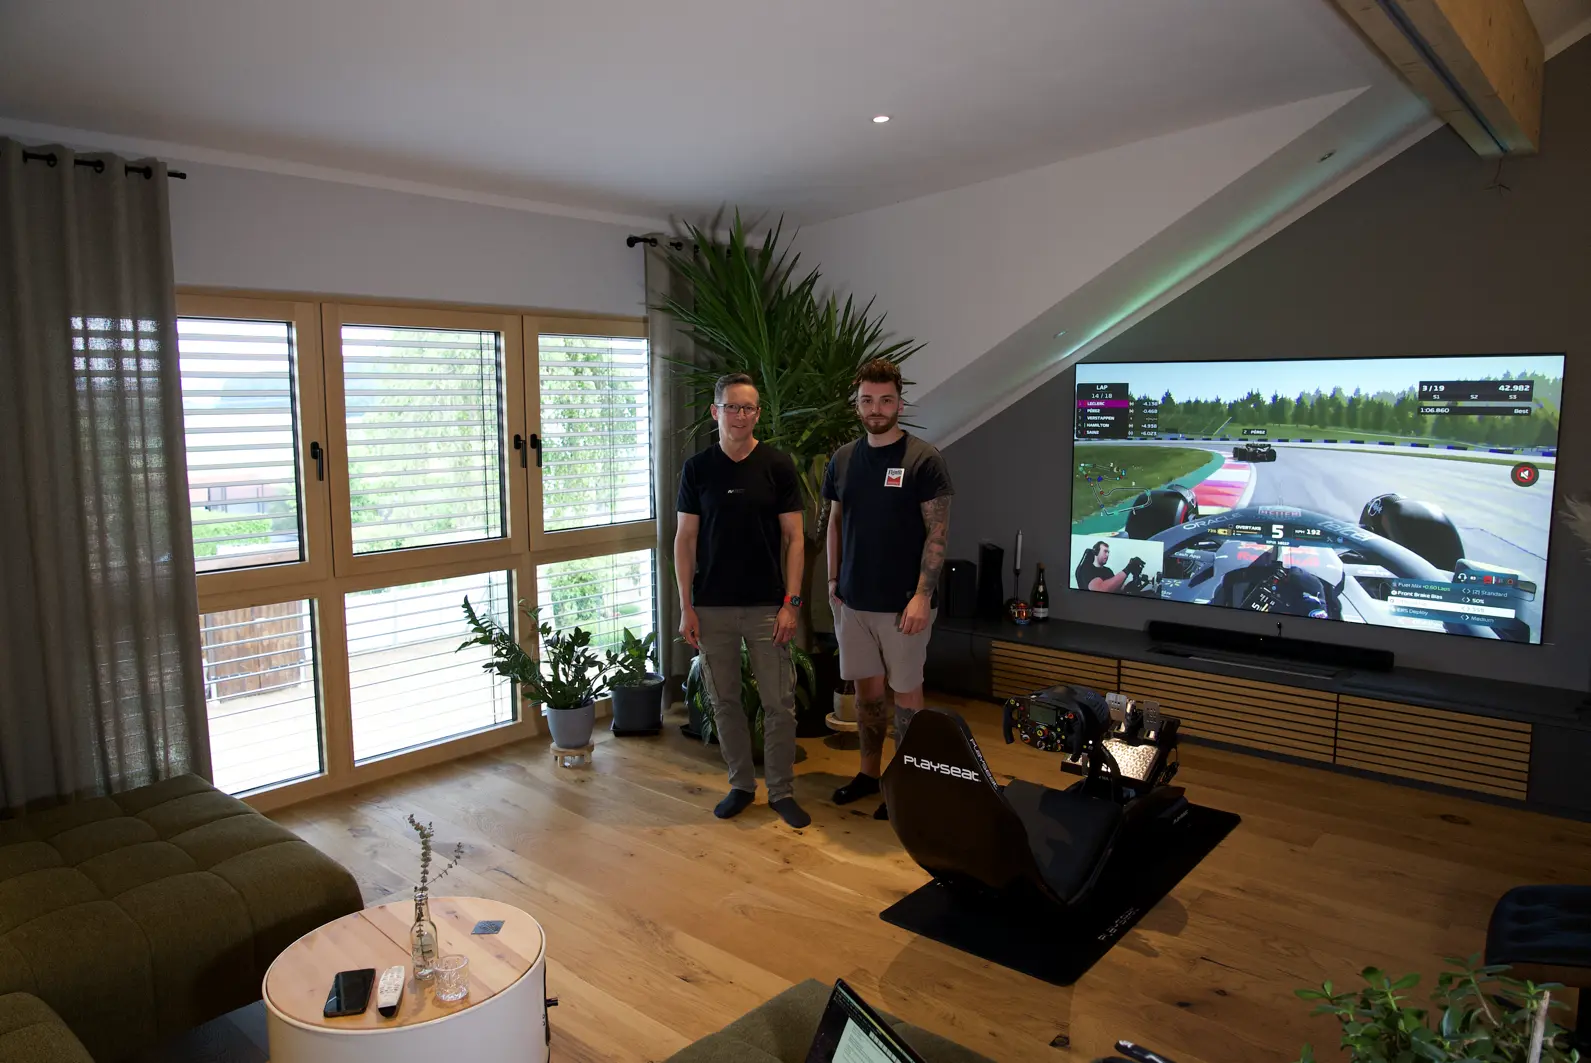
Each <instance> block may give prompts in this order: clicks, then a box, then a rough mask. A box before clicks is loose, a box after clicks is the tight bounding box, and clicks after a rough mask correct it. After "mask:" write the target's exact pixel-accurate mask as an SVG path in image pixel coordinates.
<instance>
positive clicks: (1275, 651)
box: [1144, 620, 1395, 672]
mask: <svg viewBox="0 0 1591 1063" xmlns="http://www.w3.org/2000/svg"><path fill="white" fill-rule="evenodd" d="M1144 633H1145V634H1146V635H1148V636H1149V641H1150V642H1151V643H1152V644H1153V646H1154V648H1155V649H1156V650H1157V651H1159V652H1164V650H1162V646H1165V647H1172V646H1175V647H1183V648H1190V649H1199V650H1214V651H1217V652H1221V653H1233V654H1242V655H1245V656H1250V657H1266V658H1270V659H1272V660H1280V661H1293V662H1297V663H1301V664H1313V665H1326V666H1328V667H1332V668H1353V669H1356V670H1358V671H1364V672H1390V671H1392V668H1393V664H1394V661H1395V658H1394V656H1393V654H1392V651H1391V650H1369V649H1360V648H1358V647H1356V646H1335V645H1332V644H1331V643H1327V642H1309V641H1306V640H1304V639H1290V638H1283V637H1282V636H1280V635H1251V634H1247V633H1245V632H1241V631H1223V630H1220V629H1218V628H1207V627H1198V626H1196V625H1193V624H1172V623H1168V622H1166V621H1164V620H1151V621H1149V623H1148V624H1146V625H1145V626H1144Z"/></svg>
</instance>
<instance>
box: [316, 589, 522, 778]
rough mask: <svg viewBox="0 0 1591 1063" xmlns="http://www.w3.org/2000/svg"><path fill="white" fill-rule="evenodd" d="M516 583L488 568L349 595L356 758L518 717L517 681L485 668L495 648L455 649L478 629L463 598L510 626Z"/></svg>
mask: <svg viewBox="0 0 1591 1063" xmlns="http://www.w3.org/2000/svg"><path fill="white" fill-rule="evenodd" d="M511 589H512V588H511V584H510V579H509V574H508V573H507V572H487V573H483V574H481V575H476V576H462V577H459V578H456V579H446V580H435V581H432V582H428V583H416V584H408V585H406V586H400V587H389V588H382V589H379V590H372V591H359V592H356V593H352V594H348V595H346V596H345V598H344V602H345V605H346V611H347V624H348V681H349V693H350V695H351V696H352V709H353V737H354V761H355V762H356V763H361V764H362V763H364V762H366V761H368V760H372V759H374V758H376V757H384V756H389V755H391V754H393V753H398V752H401V751H403V750H406V749H414V748H416V747H419V746H425V745H430V744H432V743H435V742H442V741H446V740H447V739H450V738H457V737H459V736H461V735H466V734H471V733H473V732H476V731H481V730H485V729H487V728H490V727H497V726H501V725H502V724H505V723H511V722H513V721H514V720H515V719H516V718H517V715H516V713H515V707H514V689H513V684H512V683H510V682H508V681H507V680H505V679H501V678H498V677H497V676H494V675H492V674H491V673H489V672H487V671H485V670H484V669H482V667H481V665H482V664H484V663H485V662H486V660H487V659H488V658H489V657H490V655H491V653H490V650H489V649H488V648H487V647H484V646H472V647H470V648H469V649H467V650H464V651H462V652H455V651H456V650H457V649H458V647H459V645H460V643H462V642H463V641H464V640H465V639H466V638H468V637H469V634H470V632H469V629H468V627H467V626H466V623H465V619H464V609H463V605H464V598H465V596H466V595H468V597H469V600H470V604H471V605H472V606H474V608H475V610H476V611H477V612H478V613H480V614H481V615H483V616H490V617H492V618H493V619H494V620H496V621H497V622H498V623H500V624H504V625H508V624H509V623H510V616H509V614H510V611H511V609H512V606H513V598H512V595H511V593H510V592H511Z"/></svg>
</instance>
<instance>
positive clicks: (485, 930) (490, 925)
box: [470, 919, 503, 934]
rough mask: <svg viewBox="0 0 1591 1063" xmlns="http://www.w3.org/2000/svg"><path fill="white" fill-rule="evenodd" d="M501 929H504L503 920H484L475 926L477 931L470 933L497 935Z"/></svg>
mask: <svg viewBox="0 0 1591 1063" xmlns="http://www.w3.org/2000/svg"><path fill="white" fill-rule="evenodd" d="M501 929H503V921H502V920H501V919H482V920H481V921H480V922H478V923H476V924H475V929H474V930H471V931H470V933H471V934H495V933H497V932H498V931H499V930H501Z"/></svg>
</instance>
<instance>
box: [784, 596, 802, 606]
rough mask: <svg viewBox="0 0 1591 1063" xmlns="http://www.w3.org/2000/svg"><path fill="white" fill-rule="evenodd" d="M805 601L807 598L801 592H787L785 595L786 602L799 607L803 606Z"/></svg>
mask: <svg viewBox="0 0 1591 1063" xmlns="http://www.w3.org/2000/svg"><path fill="white" fill-rule="evenodd" d="M805 601H806V599H805V598H803V597H801V596H800V595H799V594H787V595H785V596H784V604H786V605H793V606H795V607H796V608H797V609H799V608H801V605H802V603H803V602H805Z"/></svg>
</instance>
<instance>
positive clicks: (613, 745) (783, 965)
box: [275, 699, 1591, 1063]
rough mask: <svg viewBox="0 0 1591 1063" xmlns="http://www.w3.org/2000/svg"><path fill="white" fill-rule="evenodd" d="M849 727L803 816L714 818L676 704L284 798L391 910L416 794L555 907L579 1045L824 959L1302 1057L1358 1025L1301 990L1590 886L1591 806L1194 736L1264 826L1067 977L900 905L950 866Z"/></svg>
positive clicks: (987, 718)
mask: <svg viewBox="0 0 1591 1063" xmlns="http://www.w3.org/2000/svg"><path fill="white" fill-rule="evenodd" d="M939 703H941V704H944V703H946V699H941V700H940V702H939ZM950 703H952V704H956V705H957V706H958V707H960V708H961V709H962V711H963V712H964V713H965V714H966V715H967V716H968V718H969V720H970V722H971V723H972V726H973V730H974V732H975V733H976V735H977V737H978V740H979V743H980V745H981V746H982V748H983V751H984V753H985V755H986V757H987V758H988V760H989V763H990V766H991V768H992V769H993V770H994V771H995V772H996V773H1004V774H1009V775H1014V776H1019V777H1021V778H1025V779H1033V780H1038V781H1053V780H1057V779H1059V778H1061V777H1060V775H1059V772H1058V768H1057V763H1058V761H1057V758H1056V757H1054V756H1053V755H1048V754H1044V753H1040V752H1037V751H1036V750H1033V749H1031V748H1029V747H1027V746H1023V745H1021V744H1017V745H1013V746H1006V745H1005V744H1004V743H1003V742H1002V741H1001V740H1000V738H999V735H998V710H997V709H996V708H995V707H994V706H992V705H987V704H982V703H965V704H964V703H957V702H950ZM673 722H678V721H673ZM838 741H839V740H838V739H804V740H802V742H801V747H802V757H801V760H800V763H799V764H798V765H797V772H798V777H797V797H798V799H799V800H800V801H801V802H802V803H803V804H804V805H805V806H806V808H807V809H808V810H809V811H810V812H811V813H812V814H813V823H812V825H811V826H810V827H809V828H807V829H805V830H802V831H794V830H791V829H789V828H787V827H785V826H784V825H783V824H781V823H780V822H779V821H778V820H777V817H775V816H774V815H773V813H772V812H771V811H769V809H768V808H767V806H766V804H764V803H763V801H764V800H765V799H766V795H765V794H760V795H759V800H758V804H757V805H755V806H754V807H752V808H751V809H749V810H748V811H747V812H746V813H744V814H743V815H741V816H740V817H739V818H737V819H735V820H731V821H728V822H724V821H720V820H717V819H715V818H713V816H712V812H711V809H712V806H713V804H714V803H715V802H716V801H717V800H718V799H719V797H720V796H722V793H723V791H724V790H725V788H726V785H727V784H726V780H725V775H724V769H723V764H722V762H721V760H720V759H719V755H718V751H717V748H716V747H703V746H701V745H700V744H698V743H696V742H693V741H691V740H689V739H686V738H684V737H682V736H681V735H680V734H679V733H678V728H677V727H675V726H672V723H671V725H670V726H669V727H668V728H667V729H666V732H665V735H664V736H663V737H661V738H627V739H613V738H612V737H611V736H609V735H607V734H606V733H602V734H601V735H600V739H599V743H598V745H597V748H596V753H595V758H594V759H595V763H594V765H593V766H592V767H591V768H578V767H577V768H572V769H565V768H557V767H555V766H554V763H553V760H552V757H551V756H550V755H549V754H548V752H547V747H546V745H545V740H541V741H534V742H529V743H522V744H520V745H516V746H511V747H508V748H506V749H504V750H500V751H497V752H494V753H489V754H483V755H480V756H476V757H472V758H469V759H467V760H462V761H456V762H453V763H451V764H448V765H445V766H442V767H438V768H432V769H427V770H423V771H420V772H416V773H414V774H411V775H406V776H401V777H398V778H395V779H392V780H388V781H385V782H381V783H377V784H372V785H370V786H368V787H364V788H361V789H359V790H355V791H352V792H349V793H344V794H340V795H336V796H333V797H329V798H324V799H321V800H318V801H314V802H311V803H307V804H304V805H299V806H295V807H293V808H290V809H287V810H284V811H282V812H280V813H277V814H276V816H275V818H276V819H278V820H279V821H281V822H282V823H284V824H285V825H287V826H288V827H290V828H291V829H293V830H295V831H297V832H298V833H299V834H300V835H302V836H303V837H304V838H306V839H307V840H309V841H310V842H312V843H313V844H315V845H317V846H318V847H320V848H321V849H323V850H324V851H325V852H327V853H329V854H330V855H332V856H333V857H335V858H336V859H338V860H340V861H341V862H342V863H344V864H345V865H347V866H348V867H349V868H350V869H351V870H352V871H353V872H354V874H355V875H356V876H357V877H358V879H359V882H360V884H361V886H362V887H363V889H364V894H365V899H366V900H367V901H368V902H372V903H374V902H377V901H381V900H385V899H388V898H390V897H393V896H396V895H405V896H406V895H407V893H408V890H409V887H410V883H411V881H412V876H413V875H415V874H416V873H417V865H418V857H417V854H418V846H417V844H416V840H415V838H414V836H413V834H412V832H411V831H409V829H408V827H407V826H406V825H405V824H404V817H405V816H407V815H408V814H409V813H410V812H413V813H414V814H415V815H417V816H418V817H419V818H420V819H422V820H432V821H434V822H435V824H436V831H437V839H438V849H439V850H442V849H444V848H451V846H452V843H453V842H455V841H463V842H464V843H465V850H466V852H465V857H464V863H463V865H462V866H461V867H460V868H459V869H458V870H456V871H454V872H453V874H452V876H451V877H450V879H449V880H447V881H445V882H444V883H443V885H442V886H441V887H440V888H438V889H437V890H436V892H437V893H448V892H457V893H470V894H479V895H483V896H490V897H498V898H501V899H504V900H507V901H510V902H512V903H514V904H516V905H518V906H519V907H521V908H523V909H524V910H525V911H527V912H529V913H531V914H532V915H534V916H535V917H536V918H537V919H538V920H540V921H541V923H542V925H543V927H544V928H545V929H546V932H547V937H548V949H549V963H548V978H549V989H550V992H552V993H554V994H556V995H557V996H558V997H559V998H560V999H561V1001H562V1004H561V1006H560V1007H559V1008H557V1009H556V1010H555V1011H554V1012H553V1013H552V1018H553V1028H554V1038H555V1042H554V1043H555V1045H556V1046H557V1049H558V1050H557V1051H556V1053H555V1056H554V1058H556V1059H558V1060H560V1061H561V1063H571V1061H576V1060H626V1061H629V1060H658V1059H662V1058H664V1057H666V1056H668V1055H669V1054H670V1053H672V1052H674V1051H676V1050H677V1049H679V1048H681V1047H683V1046H684V1045H686V1044H688V1043H689V1042H691V1041H693V1040H695V1039H696V1038H698V1037H701V1036H703V1035H704V1034H707V1033H709V1032H711V1031H713V1030H716V1029H718V1028H719V1027H721V1026H723V1025H724V1024H725V1023H726V1022H728V1021H730V1020H731V1019H733V1018H735V1017H736V1016H738V1015H740V1014H742V1013H743V1012H745V1011H747V1010H749V1009H750V1008H752V1007H754V1006H756V1005H757V1004H759V1003H760V1002H762V1001H763V1000H765V999H767V998H768V997H770V996H772V995H773V994H775V993H777V992H779V991H780V990H782V989H784V988H785V987H787V986H789V985H790V984H791V983H793V982H796V981H799V980H801V979H803V978H809V977H811V978H817V979H820V980H822V981H825V982H832V981H833V980H834V979H835V978H836V977H843V978H845V979H846V980H847V981H848V982H850V983H851V984H852V985H854V986H856V987H857V988H858V989H859V990H860V991H861V992H862V994H863V995H864V996H865V997H866V998H867V999H868V1000H869V1001H870V1002H872V1003H873V1004H875V1005H876V1006H877V1007H879V1008H880V1009H882V1010H886V1011H890V1012H893V1013H894V1014H896V1015H898V1016H900V1017H902V1018H905V1019H907V1020H910V1021H912V1022H915V1023H917V1024H918V1025H921V1026H925V1027H927V1028H929V1029H931V1030H934V1031H936V1032H938V1033H941V1034H943V1035H945V1036H947V1037H950V1038H953V1039H955V1040H957V1041H960V1042H962V1043H963V1044H966V1045H967V1046H968V1047H971V1048H974V1049H977V1050H979V1051H981V1052H983V1053H985V1054H987V1055H989V1056H991V1057H993V1058H994V1059H996V1060H1002V1061H1006V1060H1009V1061H1019V1060H1049V1061H1060V1060H1078V1061H1087V1060H1091V1059H1093V1058H1094V1057H1095V1056H1098V1055H1103V1054H1105V1052H1106V1050H1107V1049H1108V1047H1109V1046H1110V1044H1111V1042H1113V1041H1114V1040H1115V1039H1116V1038H1119V1037H1126V1038H1129V1039H1131V1040H1134V1041H1138V1042H1140V1043H1142V1044H1146V1045H1149V1046H1151V1047H1154V1048H1156V1049H1158V1050H1159V1051H1161V1052H1164V1053H1165V1054H1167V1055H1169V1056H1170V1057H1172V1058H1173V1059H1175V1060H1177V1061H1178V1063H1247V1061H1254V1063H1261V1061H1263V1063H1277V1061H1278V1060H1291V1059H1296V1058H1297V1053H1298V1051H1299V1048H1300V1046H1301V1045H1302V1043H1303V1042H1304V1041H1306V1040H1312V1041H1314V1042H1315V1043H1316V1044H1317V1047H1318V1046H1321V1045H1329V1046H1334V1045H1335V1043H1336V1034H1335V1029H1334V1027H1333V1026H1332V1025H1331V1024H1330V1023H1329V1022H1327V1021H1325V1020H1318V1019H1310V1018H1308V1017H1307V1010H1308V1009H1307V1007H1306V1006H1305V1005H1304V1004H1302V1003H1301V1002H1300V1001H1298V1000H1297V999H1295V998H1294V996H1293V989H1294V988H1296V987H1300V986H1306V985H1314V984H1317V983H1318V982H1320V981H1322V980H1324V979H1327V978H1330V979H1333V980H1335V981H1336V982H1337V983H1338V984H1344V983H1352V982H1354V980H1355V979H1354V973H1355V972H1357V971H1358V970H1359V969H1361V968H1362V967H1364V966H1366V965H1371V964H1373V965H1376V966H1380V967H1383V968H1386V969H1388V970H1391V971H1397V972H1404V971H1421V972H1424V973H1425V974H1426V979H1425V983H1422V984H1428V983H1429V982H1430V981H1432V975H1433V974H1434V972H1436V971H1437V970H1439V969H1440V967H1441V959H1440V958H1441V957H1442V956H1444V955H1454V954H1468V953H1471V952H1475V951H1478V950H1479V949H1480V947H1481V945H1482V941H1483V937H1484V934H1485V927H1486V920H1487V916H1488V913H1489V912H1490V909H1491V906H1492V903H1493V902H1494V901H1495V900H1496V898H1497V897H1498V896H1499V895H1500V894H1501V893H1502V892H1503V891H1504V890H1506V889H1508V888H1509V887H1510V886H1514V885H1517V884H1520V883H1525V882H1575V881H1579V882H1585V881H1591V825H1585V824H1580V823H1575V822H1570V821H1565V820H1559V819H1553V818H1549V817H1546V816H1540V815H1536V814H1532V813H1526V812H1521V811H1517V810H1513V809H1507V808H1499V807H1496V806H1493V805H1487V804H1481V803H1478V802H1472V801H1467V800H1464V799H1461V798H1455V797H1447V796H1438V795H1433V794H1429V793H1425V792H1421V791H1417V790H1411V789H1406V788H1402V787H1396V786H1392V785H1387V784H1383V783H1378V782H1371V781H1366V780H1362V779H1355V778H1350V777H1345V776H1342V775H1337V774H1333V773H1329V772H1325V771H1320V770H1316V769H1311V768H1304V767H1297V766H1293V765H1287V764H1278V763H1275V762H1271V761H1266V760H1261V759H1258V758H1254V757H1249V756H1244V755H1241V754H1236V753H1229V752H1224V751H1219V750H1212V749H1209V748H1201V747H1198V746H1191V745H1190V746H1187V747H1185V748H1184V750H1183V769H1182V775H1181V777H1180V778H1179V780H1178V781H1179V782H1180V783H1183V784H1185V785H1186V786H1187V788H1188V794H1189V797H1190V798H1191V799H1193V800H1194V801H1196V802H1198V803H1200V804H1206V805H1211V806H1214V807H1216V808H1222V809H1227V810H1229V811H1232V812H1236V813H1239V814H1240V815H1241V816H1242V817H1243V822H1242V824H1241V825H1240V826H1239V827H1238V828H1237V830H1236V831H1235V832H1234V833H1233V834H1232V835H1231V836H1230V837H1229V838H1228V839H1227V840H1226V841H1225V842H1224V843H1222V845H1221V846H1220V848H1218V849H1217V850H1216V851H1215V852H1214V853H1213V854H1212V855H1211V856H1210V857H1209V858H1208V859H1206V860H1205V862H1204V863H1203V864H1202V865H1201V866H1200V867H1198V868H1197V869H1196V870H1195V871H1194V872H1193V873H1192V874H1191V875H1189V876H1188V877H1187V878H1186V879H1185V880H1184V881H1183V882H1182V884H1181V885H1180V886H1179V887H1178V888H1177V889H1176V890H1174V891H1173V892H1172V894H1171V895H1170V896H1169V897H1168V898H1167V899H1166V900H1165V901H1163V902H1162V903H1161V904H1160V905H1159V906H1158V907H1156V908H1155V909H1154V910H1153V911H1152V912H1150V913H1148V914H1147V915H1146V916H1144V918H1143V919H1142V921H1141V922H1140V923H1139V924H1138V926H1137V927H1136V928H1135V929H1134V930H1133V931H1132V932H1130V933H1129V934H1128V935H1127V936H1126V937H1125V938H1124V939H1123V940H1122V941H1121V943H1120V944H1118V945H1117V946H1116V948H1115V949H1113V950H1112V951H1111V952H1110V953H1109V954H1108V955H1107V956H1106V957H1105V958H1104V959H1103V960H1101V961H1100V963H1099V964H1097V965H1096V966H1095V967H1094V968H1093V970H1091V971H1090V972H1089V973H1088V974H1087V975H1085V976H1084V977H1083V979H1082V980H1081V981H1080V982H1078V984H1077V985H1075V986H1071V987H1067V988H1057V987H1054V986H1050V985H1046V984H1044V983H1042V982H1038V981H1036V980H1034V979H1031V978H1028V977H1025V976H1023V975H1020V974H1017V973H1015V972H1012V971H1009V970H1006V969H1003V968H999V967H995V966H992V965H990V964H987V963H985V962H983V961H981V960H978V959H975V958H973V957H970V956H967V955H965V954H962V953H958V952H955V951H953V950H951V949H948V948H945V947H943V946H941V945H938V944H936V943H934V942H932V941H926V940H921V939H916V938H914V937H913V936H911V935H910V934H908V933H906V932H905V931H902V930H898V929H896V928H895V927H892V926H890V925H888V924H886V923H884V922H883V921H881V920H880V919H879V918H878V913H879V912H880V911H881V910H882V909H883V908H884V907H886V906H887V905H889V904H890V903H892V902H893V901H895V900H897V899H898V898H900V897H901V896H903V895H904V894H906V893H908V892H910V891H911V890H913V889H915V888H916V887H917V886H919V885H921V884H922V883H923V882H924V881H925V880H926V876H925V875H924V874H923V873H922V871H921V870H920V869H918V868H917V866H916V865H915V864H913V863H912V862H911V861H910V860H909V859H907V858H906V856H905V854H904V853H903V852H902V850H901V849H900V847H899V845H898V843H897V842H896V839H895V836H894V834H893V832H892V831H891V830H890V827H889V824H888V823H884V822H877V821H875V820H873V819H872V818H871V813H872V811H873V808H874V803H873V802H872V801H864V802H862V803H861V807H860V808H856V807H855V806H851V807H850V808H847V809H843V810H842V809H839V808H836V807H834V806H833V805H832V804H830V803H829V800H828V796H829V793H830V791H831V790H832V789H833V788H834V786H835V785H837V784H838V783H840V782H842V781H844V780H846V779H849V778H850V777H851V775H852V774H853V773H854V772H855V770H856V753H855V752H854V748H853V749H852V750H846V749H841V748H838V747H836V746H834V745H831V743H835V742H838ZM1420 992H1423V990H1421V991H1420ZM1322 1055H1323V1058H1327V1059H1329V1058H1333V1055H1334V1050H1328V1051H1326V1052H1324V1053H1323V1054H1322Z"/></svg>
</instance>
